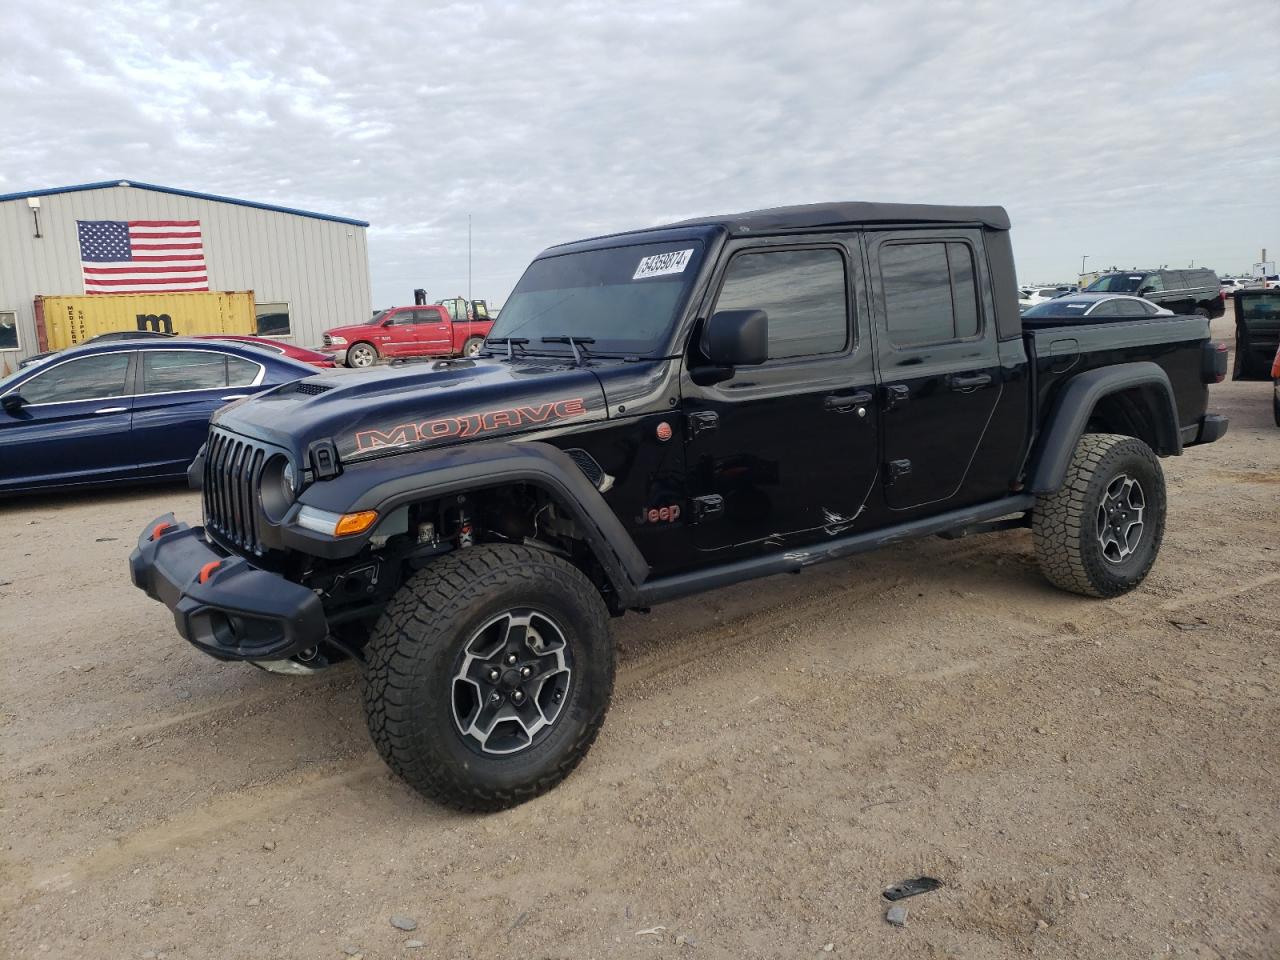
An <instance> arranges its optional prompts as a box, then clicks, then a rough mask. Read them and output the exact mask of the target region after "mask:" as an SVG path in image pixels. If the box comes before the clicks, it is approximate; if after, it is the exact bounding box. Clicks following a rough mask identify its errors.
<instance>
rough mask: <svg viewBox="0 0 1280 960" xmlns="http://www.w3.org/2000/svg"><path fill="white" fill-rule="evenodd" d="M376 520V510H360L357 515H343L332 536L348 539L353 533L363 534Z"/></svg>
mask: <svg viewBox="0 0 1280 960" xmlns="http://www.w3.org/2000/svg"><path fill="white" fill-rule="evenodd" d="M377 519H378V511H377V510H361V511H360V512H359V513H344V514H343V515H342V519H341V520H339V521H338V522H337V524H336V525H335V526H334V528H333V533H334V536H337V537H349V536H351V535H352V534H354V533H364V532H365V531H366V530H368V529H369V528H370V527H372V526H373V524H374V521H375V520H377Z"/></svg>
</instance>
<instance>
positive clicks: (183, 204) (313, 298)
mask: <svg viewBox="0 0 1280 960" xmlns="http://www.w3.org/2000/svg"><path fill="white" fill-rule="evenodd" d="M139 223H142V224H170V223H173V224H184V225H186V226H184V227H183V228H182V229H183V230H185V231H188V232H190V233H192V234H193V235H194V243H181V244H177V243H175V244H173V246H174V247H183V248H187V249H182V250H181V251H179V252H181V253H183V254H191V255H190V256H187V257H185V258H180V259H185V260H189V261H191V262H192V272H191V273H190V274H188V275H187V276H188V278H189V279H191V280H197V281H199V280H203V281H204V282H205V283H207V289H208V290H211V291H223V290H225V291H232V290H238V291H252V292H253V300H254V303H255V312H256V314H257V317H256V321H255V323H256V326H257V328H258V330H257V332H260V333H262V334H263V335H265V336H271V337H276V338H278V339H282V340H287V341H290V342H292V343H295V344H297V345H299V346H312V345H315V344H318V343H319V342H320V338H321V333H322V332H323V331H324V330H325V329H326V328H327V327H332V326H337V325H339V324H344V323H355V322H359V321H361V320H365V319H367V318H368V317H369V315H370V290H369V254H368V248H367V246H366V237H365V230H366V228H367V227H368V226H369V225H368V224H367V223H366V222H364V221H363V220H353V219H350V218H347V217H337V216H330V215H327V214H322V213H310V212H308V211H306V210H292V209H289V208H287V207H277V206H272V205H271V204H266V203H254V202H252V201H248V200H235V199H232V198H230V197H219V196H213V195H210V194H205V193H195V192H193V191H190V190H176V189H173V188H171V187H159V186H155V185H154V184H147V183H135V182H132V181H125V180H120V181H110V182H105V183H87V184H82V185H80V186H73V187H58V188H53V189H49V190H32V191H29V192H24V193H11V194H5V195H0V371H2V370H3V368H4V366H5V365H6V361H7V366H8V368H9V369H11V370H12V369H13V368H14V366H15V364H16V361H17V359H18V358H19V357H23V356H28V355H30V354H32V353H36V352H38V351H39V346H38V343H37V336H36V320H35V310H34V302H35V299H36V298H37V297H38V296H46V297H48V296H70V295H83V294H95V293H108V292H112V291H115V290H117V289H118V288H116V287H110V286H100V285H99V283H98V281H97V280H95V279H94V278H95V277H98V276H107V277H113V276H114V275H116V274H119V273H125V274H126V275H132V271H130V270H124V269H120V268H119V267H118V265H117V264H110V265H109V266H111V267H113V268H114V269H96V268H95V267H97V266H108V265H107V264H101V265H99V264H96V263H94V262H93V261H95V259H96V260H113V259H116V258H117V256H118V254H117V253H116V252H114V251H108V252H107V253H105V254H101V255H99V253H101V251H100V249H99V248H96V247H95V246H94V244H95V243H98V242H99V241H98V239H97V238H98V237H101V236H108V237H123V238H124V239H123V243H124V250H125V253H124V256H125V257H126V258H127V257H129V256H130V254H129V248H128V243H129V236H130V233H131V231H134V230H135V228H134V227H133V225H135V224H139ZM193 223H194V224H196V225H197V226H196V227H191V226H190V225H191V224H193ZM140 229H150V230H152V231H164V230H165V229H166V228H165V227H164V226H160V227H146V228H140ZM93 231H97V232H96V233H95V232H93ZM113 231H119V233H118V234H117V233H113ZM175 235H176V234H175ZM179 239H183V240H190V239H193V238H192V237H180V238H179ZM158 242H159V243H161V244H163V243H164V242H165V241H163V240H161V241H158ZM154 245H155V244H154V243H153V244H149V245H141V246H142V247H144V248H145V247H146V246H154ZM135 252H137V248H136V247H135ZM152 252H154V251H152ZM136 259H137V260H138V261H144V260H159V261H162V266H154V265H152V266H148V267H144V266H143V265H141V264H140V265H139V266H138V268H137V269H139V270H143V269H146V270H150V271H151V273H141V274H137V276H143V277H149V276H152V275H153V274H155V273H158V272H160V271H161V270H162V269H168V268H167V267H165V266H164V265H163V261H164V257H163V256H152V257H146V256H137V257H136ZM86 261H88V262H86ZM199 269H203V270H204V271H205V272H204V273H203V274H197V273H196V272H195V271H196V270H199ZM110 282H121V283H123V282H124V281H114V280H113V281H110ZM150 282H153V283H157V284H159V283H164V282H166V281H164V280H153V281H150ZM168 282H169V283H180V282H181V279H178V280H170V281H168ZM155 289H156V290H158V291H164V290H167V291H169V292H171V291H173V290H181V289H198V287H191V286H188V287H181V286H179V287H173V286H171V287H168V288H164V287H156V288H155ZM121 292H124V291H121ZM179 332H181V331H179Z"/></svg>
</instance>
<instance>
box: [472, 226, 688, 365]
mask: <svg viewBox="0 0 1280 960" xmlns="http://www.w3.org/2000/svg"><path fill="white" fill-rule="evenodd" d="M702 252H703V251H702V242H701V241H699V240H678V241H673V242H668V243H648V244H636V245H634V246H626V247H612V248H610V249H608V250H588V251H584V252H582V253H565V254H561V255H560V256H551V257H544V258H542V259H541V260H535V261H534V262H533V263H532V264H530V265H529V269H528V270H526V271H525V274H524V276H523V277H521V278H520V282H519V283H518V284H516V288H515V289H514V290H512V291H511V296H509V297H508V298H507V302H506V303H504V304H503V305H502V313H501V315H500V316H499V317H498V319H497V320H496V321H494V324H493V329H492V330H491V331H490V332H489V339H490V340H497V339H501V338H502V337H524V338H527V339H528V341H529V345H528V349H530V350H535V351H539V352H543V351H552V352H556V353H569V352H570V347H569V345H568V344H557V345H552V344H544V343H542V338H543V337H565V336H568V337H582V338H585V337H590V338H592V339H594V340H595V342H594V343H592V344H590V345H589V347H588V352H589V353H593V354H602V353H603V354H623V355H627V356H631V355H635V356H641V355H646V354H652V353H653V351H655V350H657V349H659V348H661V346H662V344H663V341H664V340H665V339H666V336H667V333H668V331H669V330H670V328H671V324H672V322H673V321H674V320H675V317H676V312H677V311H678V310H679V309H680V308H681V307H683V306H684V302H685V299H686V298H687V296H688V293H689V288H690V287H691V286H692V284H693V280H694V278H695V277H696V276H697V275H698V270H699V268H700V267H701V265H702Z"/></svg>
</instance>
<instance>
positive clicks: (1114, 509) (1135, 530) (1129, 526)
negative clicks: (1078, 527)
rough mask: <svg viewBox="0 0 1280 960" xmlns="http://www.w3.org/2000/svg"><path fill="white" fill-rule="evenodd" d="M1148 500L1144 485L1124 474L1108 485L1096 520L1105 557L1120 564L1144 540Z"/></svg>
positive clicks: (1099, 505)
mask: <svg viewBox="0 0 1280 960" xmlns="http://www.w3.org/2000/svg"><path fill="white" fill-rule="evenodd" d="M1146 510H1147V500H1146V496H1145V494H1143V492H1142V485H1141V484H1140V483H1138V481H1137V480H1135V479H1134V478H1133V477H1130V476H1129V475H1128V474H1125V473H1122V474H1120V475H1119V476H1118V477H1116V478H1115V479H1114V480H1112V481H1111V482H1110V483H1108V484H1107V489H1106V492H1105V493H1104V494H1103V497H1102V502H1101V503H1099V504H1098V512H1097V518H1096V521H1095V525H1096V533H1097V537H1098V544H1099V546H1101V547H1102V556H1103V559H1105V560H1106V561H1107V562H1109V563H1121V562H1123V561H1125V560H1127V559H1128V558H1129V557H1130V556H1132V555H1133V552H1134V551H1135V550H1136V549H1137V548H1138V544H1139V543H1140V542H1141V541H1142V531H1143V528H1144V526H1145V523H1144V516H1145V514H1146Z"/></svg>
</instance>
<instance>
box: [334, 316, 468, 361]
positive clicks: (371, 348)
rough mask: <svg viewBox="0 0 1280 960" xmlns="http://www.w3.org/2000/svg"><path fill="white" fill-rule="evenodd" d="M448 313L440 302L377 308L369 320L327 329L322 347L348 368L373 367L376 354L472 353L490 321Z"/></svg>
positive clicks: (443, 354)
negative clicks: (459, 316) (455, 316)
mask: <svg viewBox="0 0 1280 960" xmlns="http://www.w3.org/2000/svg"><path fill="white" fill-rule="evenodd" d="M451 313H452V311H450V309H449V308H448V307H447V306H445V305H443V304H438V303H435V304H427V305H424V306H415V307H392V308H390V309H389V310H380V311H379V312H377V313H375V314H374V315H373V317H372V318H371V319H370V320H369V322H368V323H357V324H353V325H352V326H349V327H334V328H333V329H332V330H326V331H325V332H324V342H323V345H322V346H321V347H320V350H321V351H322V352H324V353H328V354H332V355H333V359H334V362H335V363H339V364H346V365H347V366H348V367H368V366H372V365H373V364H374V363H376V362H377V361H378V358H379V357H457V356H463V357H471V356H475V354H476V353H478V352H479V350H480V347H481V345H482V344H483V343H484V338H485V337H486V336H487V335H488V333H489V330H490V328H491V327H492V326H493V320H491V319H489V318H487V317H485V318H482V319H475V320H472V319H468V316H467V315H462V318H461V319H458V320H455V319H453V317H452V316H451Z"/></svg>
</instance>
